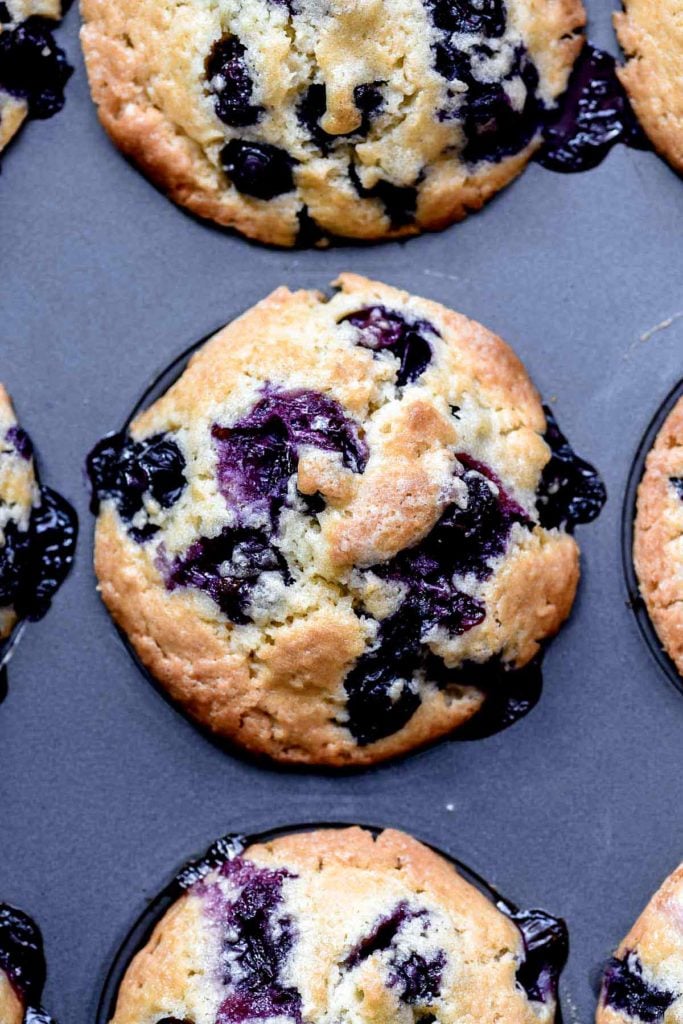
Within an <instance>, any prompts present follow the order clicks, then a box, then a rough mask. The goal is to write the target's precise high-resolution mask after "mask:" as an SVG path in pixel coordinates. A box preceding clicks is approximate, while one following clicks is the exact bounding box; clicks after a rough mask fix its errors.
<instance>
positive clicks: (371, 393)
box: [89, 274, 605, 765]
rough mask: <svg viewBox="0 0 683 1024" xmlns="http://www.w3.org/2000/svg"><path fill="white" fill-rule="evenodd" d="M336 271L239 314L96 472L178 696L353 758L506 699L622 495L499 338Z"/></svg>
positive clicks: (264, 736) (401, 743)
mask: <svg viewBox="0 0 683 1024" xmlns="http://www.w3.org/2000/svg"><path fill="white" fill-rule="evenodd" d="M337 284H338V290H337V291H336V292H335V294H334V295H333V296H332V297H331V298H326V297H325V296H323V295H322V294H321V293H319V292H310V291H299V292H290V291H288V290H287V289H285V288H280V289H278V290H277V291H275V292H274V293H273V294H272V295H270V296H269V297H268V298H267V299H265V300H263V301H262V302H260V303H259V304H257V305H256V306H255V307H253V308H252V309H251V310H249V311H248V312H247V313H245V314H244V315H243V316H241V317H240V318H239V319H237V320H235V321H233V322H232V323H231V324H229V325H228V326H226V327H225V328H224V329H223V330H221V331H219V332H218V334H216V335H215V336H214V337H213V338H212V339H211V340H210V341H209V342H208V343H206V344H205V345H203V346H202V347H201V348H200V349H199V350H198V351H197V353H196V354H195V355H194V356H193V358H192V359H191V361H190V363H189V365H188V367H187V368H186V370H185V371H184V372H183V374H182V375H181V377H180V378H179V380H178V381H177V382H176V383H175V384H174V385H173V386H172V387H171V388H170V389H169V390H168V391H167V392H166V394H165V395H164V396H163V397H161V398H160V399H159V400H158V401H156V402H154V404H153V405H152V406H151V407H150V408H148V409H146V410H145V411H144V412H143V413H141V414H140V415H139V416H138V417H136V419H135V420H134V422H133V423H132V424H131V426H130V430H129V431H128V432H125V431H124V432H121V433H119V434H115V435H108V436H107V437H105V438H104V439H103V441H101V442H100V443H99V444H98V445H97V446H96V447H95V449H94V450H93V452H92V453H91V455H90V456H89V472H90V478H91V482H92V488H93V510H94V511H96V512H98V521H97V528H96V539H95V567H96V572H97V576H98V579H99V585H100V590H101V593H102V597H103V599H104V601H105V603H106V604H107V606H108V608H109V610H110V611H111V612H112V614H113V616H114V619H115V620H116V622H117V623H118V625H119V626H120V627H121V628H122V630H123V631H124V633H125V634H127V636H128V638H129V640H130V641H131V643H132V646H133V648H134V649H135V651H136V653H137V655H138V656H139V658H140V659H141V661H142V662H143V664H144V665H145V666H146V667H147V668H148V669H149V670H150V672H151V673H152V675H153V676H155V677H156V679H157V680H158V681H159V682H160V683H161V685H162V686H163V687H164V688H165V689H166V690H167V692H168V693H169V694H170V696H171V697H172V698H173V700H174V701H176V702H177V703H178V704H179V705H180V706H182V708H184V709H185V710H186V711H187V712H188V713H189V714H190V715H191V716H192V717H194V718H195V719H196V720H198V721H199V722H200V723H201V724H202V725H204V726H205V727H207V728H208V729H210V730H212V731H213V732H214V733H215V734H216V735H217V736H219V737H222V738H225V739H229V740H231V741H233V742H235V743H237V744H239V745H241V746H243V747H245V748H247V749H248V750H250V751H252V752H254V753H258V754H266V755H269V756H271V757H275V758H278V759H280V760H283V761H291V762H308V763H320V764H334V765H343V764H354V763H355V764H362V763H371V762H373V761H378V760H382V759H384V758H387V757H391V756H393V755H396V754H400V753H404V752H407V751H409V750H411V749H413V748H415V747H417V746H420V745H422V744H425V743H427V742H429V741H431V740H434V739H436V738H438V737H439V736H443V735H445V734H446V733H449V732H451V731H452V730H454V729H456V728H458V727H459V726H462V725H464V723H466V722H467V721H468V720H469V719H471V718H472V716H473V715H475V714H476V713H477V712H479V711H480V710H481V709H482V707H484V706H485V705H486V702H487V697H489V696H491V697H492V698H495V697H501V698H505V696H506V694H507V693H508V690H509V689H510V688H511V687H513V685H514V681H515V679H516V678H517V676H518V673H522V672H527V671H528V670H529V667H530V666H532V665H534V664H536V663H537V659H538V657H539V655H540V651H541V647H542V645H543V643H544V641H545V640H546V639H547V638H549V637H550V636H552V634H553V633H555V632H556V630H557V629H558V628H559V626H560V625H561V623H562V622H563V620H564V619H565V618H566V617H567V615H568V614H569V611H570V609H571V605H572V602H573V599H574V594H575V590H576V586H577V582H578V575H579V570H578V563H579V554H578V547H577V545H576V542H575V540H574V539H573V537H572V536H571V535H570V532H571V530H572V529H573V527H574V525H575V524H576V523H577V522H586V521H588V520H590V519H592V518H593V517H594V516H595V515H597V513H598V512H599V510H600V507H601V505H602V502H603V501H604V497H605V495H604V488H603V486H602V484H601V482H600V480H599V478H598V477H597V474H596V473H595V471H594V470H593V469H592V467H591V466H589V465H588V464H587V463H585V462H583V460H581V459H579V458H578V457H577V456H576V455H575V454H574V452H573V451H572V449H571V448H570V447H569V445H568V443H567V441H566V439H565V438H564V437H563V436H562V434H561V433H560V431H559V429H558V428H557V425H556V424H555V422H554V420H552V419H546V415H545V414H544V410H543V407H542V406H541V404H540V401H539V399H538V396H537V394H536V392H535V390H534V388H533V386H532V384H531V382H530V381H529V378H528V376H527V374H526V372H525V370H524V368H523V366H522V365H521V363H520V362H519V360H518V359H517V357H516V356H515V355H514V354H513V353H512V351H511V350H510V349H509V348H508V347H507V346H506V345H505V344H504V342H502V341H501V340H500V339H499V338H497V337H496V336H495V335H493V334H491V333H490V332H489V331H487V330H486V329H485V328H484V327H482V326H481V325H479V324H476V323H474V322H473V321H471V320H468V319H467V318H465V317H463V316H461V315H459V314H457V313H454V312H452V311H451V310H448V309H446V308H445V307H443V306H440V305H438V304H437V303H434V302H430V301H428V300H425V299H420V298H417V297H414V296H410V295H409V294H408V293H406V292H401V291H399V290H397V289H395V288H391V287H389V286H387V285H383V284H380V283H377V282H372V281H368V280H366V279H364V278H362V277H358V276H356V275H352V274H344V275H342V277H341V278H340V279H339V281H338V282H337Z"/></svg>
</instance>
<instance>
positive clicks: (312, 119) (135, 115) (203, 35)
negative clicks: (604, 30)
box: [81, 0, 585, 246]
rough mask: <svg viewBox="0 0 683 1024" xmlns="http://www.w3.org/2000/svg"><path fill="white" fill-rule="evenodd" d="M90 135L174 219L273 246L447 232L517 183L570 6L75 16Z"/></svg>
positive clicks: (449, 2)
mask: <svg viewBox="0 0 683 1024" xmlns="http://www.w3.org/2000/svg"><path fill="white" fill-rule="evenodd" d="M81 10H82V13H83V19H84V25H83V29H82V34H81V38H82V44H83V50H84V54H85V60H86V66H87V70H88V76H89V81H90V87H91V91H92V94H93V98H94V100H95V102H96V104H97V106H98V110H99V116H100V119H101V121H102V123H103V125H104V127H105V128H106V130H107V132H108V133H109V135H110V136H111V137H112V139H113V140H114V142H115V143H116V144H117V145H118V146H119V148H120V149H121V150H122V151H123V152H124V153H125V154H126V155H127V156H129V157H131V158H132V159H133V160H134V161H135V162H136V163H137V164H138V165H139V166H140V167H141V169H142V170H143V171H144V172H145V173H146V174H147V175H148V176H149V177H150V178H151V179H152V180H153V181H154V182H155V183H156V184H157V185H158V186H160V187H161V188H162V189H163V190H164V191H166V192H167V193H168V195H169V196H170V197H171V198H172V199H174V200H175V201H176V202H177V203H179V204H181V205H183V206H186V207H188V208H189V209H190V210H191V211H192V212H194V213H195V214H198V215H199V216H200V217H204V218H208V219H211V220H214V221H216V222H218V223H219V224H222V225H225V226H229V227H234V228H236V229H237V230H239V231H241V232H242V233H244V234H245V235H247V236H249V237H250V238H254V239H258V240H260V241H262V242H266V243H273V244H277V245H285V246H288V245H293V244H304V245H310V244H316V243H324V242H325V241H326V239H327V238H328V237H329V236H335V235H336V236H345V237H351V238H357V239H368V240H369V239H377V238H391V237H400V236H404V235H410V234H415V233H417V232H419V231H421V230H425V229H438V228H443V227H444V226H446V225H447V224H449V223H451V222H453V221H454V220H459V219H461V218H462V217H464V216H465V215H466V214H467V212H468V211H470V210H476V209H478V208H479V207H480V206H481V205H482V204H483V203H484V202H485V201H486V200H487V199H489V198H490V197H491V196H492V195H493V194H494V193H495V192H497V191H498V190H499V189H501V188H502V187H503V186H505V185H506V184H507V183H508V182H509V181H511V180H512V179H513V178H514V177H515V176H516V175H517V174H519V172H520V171H521V170H522V169H523V167H524V165H525V164H526V162H527V161H528V160H529V159H530V157H531V156H532V155H533V153H534V152H535V150H536V149H537V147H538V146H539V144H540V142H541V125H542V122H543V121H544V119H545V118H546V117H547V115H548V112H549V111H552V110H553V109H554V107H555V105H556V102H557V99H558V97H559V96H560V95H561V94H562V93H563V92H564V90H565V88H566V86H567V81H568V78H569V74H570V71H571V68H572V65H573V62H574V60H575V58H576V56H577V54H578V52H579V50H580V48H581V46H582V44H583V35H582V29H583V25H584V21H585V15H584V11H583V7H582V5H581V3H580V0H544V2H543V3H535V2H533V0H507V2H505V0H486V3H473V2H471V0H465V2H455V0H353V2H351V3H341V2H339V0H334V2H333V3H331V4H328V5H325V6H324V7H323V8H321V6H320V5H319V4H318V3H317V2H316V0H295V2H291V3H290V2H277V0H240V2H237V3H230V4H229V3H227V2H221V3H218V4H213V5H208V6H207V5H202V4H199V3H198V0H191V2H190V3H187V4H184V5H181V6H180V7H177V6H176V5H172V4H170V3H169V2H168V0H138V2H136V3H134V4H133V3H130V0H114V2H111V0H82V2H81Z"/></svg>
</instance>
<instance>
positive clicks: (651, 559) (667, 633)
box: [633, 398, 683, 675]
mask: <svg viewBox="0 0 683 1024" xmlns="http://www.w3.org/2000/svg"><path fill="white" fill-rule="evenodd" d="M633 560H634V564H635V569H636V574H637V576H638V583H639V585H640V593H641V595H642V597H643V600H644V602H645V606H646V608H647V611H648V614H649V616H650V619H651V620H652V623H653V625H654V627H655V630H656V631H657V636H658V637H659V640H660V642H661V644H662V647H663V648H664V650H665V651H666V653H667V654H668V655H669V657H670V658H671V660H672V661H673V663H674V664H675V666H676V668H677V669H678V671H679V672H680V673H681V675H683V398H680V399H679V401H678V402H677V403H676V405H675V406H674V408H673V409H672V410H671V412H670V414H669V415H668V417H667V418H666V420H665V422H664V425H663V426H662V428H661V430H660V431H659V434H658V435H657V439H656V441H655V443H654V445H653V447H652V449H651V451H650V452H649V454H648V456H647V459H646V462H645V472H644V473H643V479H642V480H641V482H640V486H639V488H638V501H637V506H636V521H635V529H634V541H633Z"/></svg>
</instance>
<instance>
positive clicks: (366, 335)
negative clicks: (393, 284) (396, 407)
mask: <svg viewBox="0 0 683 1024" xmlns="http://www.w3.org/2000/svg"><path fill="white" fill-rule="evenodd" d="M341 323H349V324H351V325H352V326H353V327H355V328H356V329H357V330H358V332H359V342H358V344H359V345H362V346H363V347H364V348H369V349H372V350H373V351H374V352H382V351H389V352H391V354H392V355H394V356H396V358H397V359H398V360H399V363H400V366H399V369H398V373H397V375H396V383H397V384H398V386H399V387H403V386H404V385H405V384H411V383H413V381H415V380H417V378H418V377H420V376H421V375H422V374H423V373H424V371H425V370H426V369H427V366H428V365H429V363H430V362H431V359H432V344H431V342H430V340H429V339H430V338H431V339H432V340H434V339H435V338H439V337H441V335H440V334H439V332H438V331H437V330H436V328H435V327H433V326H432V325H431V324H430V323H428V322H427V321H426V320H410V321H409V320H406V318H405V317H404V316H402V315H401V313H398V312H397V311H396V310H392V309H387V308H386V306H368V307H366V308H365V309H361V310H359V311H358V312H357V313H350V314H349V315H348V316H345V317H344V319H343V320H342V321H341Z"/></svg>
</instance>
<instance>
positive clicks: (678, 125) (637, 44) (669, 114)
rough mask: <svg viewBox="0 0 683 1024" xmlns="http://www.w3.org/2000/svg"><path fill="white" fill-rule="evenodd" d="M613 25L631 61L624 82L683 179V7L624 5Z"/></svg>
mask: <svg viewBox="0 0 683 1024" xmlns="http://www.w3.org/2000/svg"><path fill="white" fill-rule="evenodd" d="M614 24H615V27H616V30H617V36H618V38H619V42H620V43H621V46H622V48H623V50H624V53H625V54H626V57H627V63H626V65H625V66H624V67H623V68H621V69H620V71H619V78H620V79H621V81H622V83H623V85H624V88H625V89H626V91H627V92H628V95H629V98H630V100H631V103H632V104H633V108H634V110H635V112H636V114H637V115H638V118H639V120H640V123H641V124H642V126H643V128H644V129H645V131H646V132H647V134H648V135H649V137H650V139H651V141H652V143H653V145H654V146H655V148H656V149H658V150H659V152H660V153H661V154H662V156H664V157H665V159H666V160H668V161H669V163H670V164H671V166H672V167H673V168H674V169H675V170H677V171H678V172H679V173H680V174H683V3H682V2H681V0H657V2H656V3H653V0H625V2H624V10H623V11H620V12H618V13H617V14H615V15H614Z"/></svg>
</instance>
